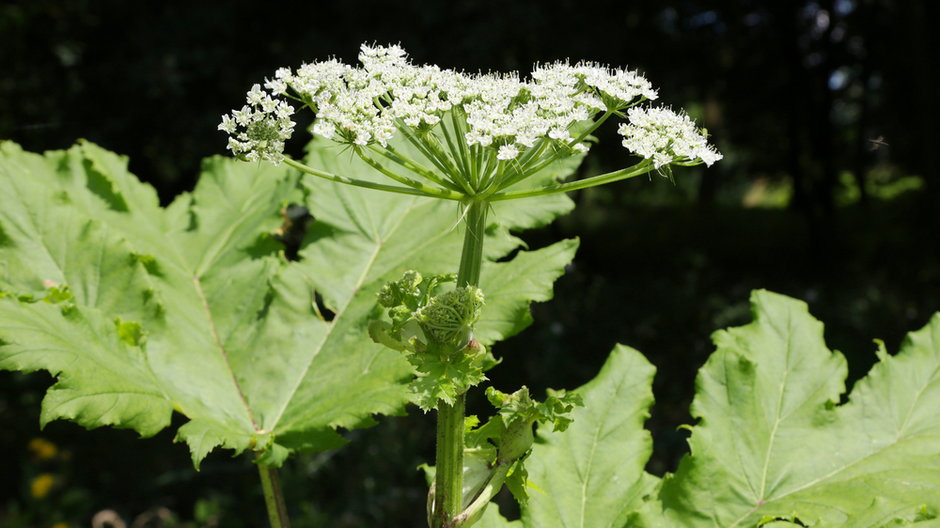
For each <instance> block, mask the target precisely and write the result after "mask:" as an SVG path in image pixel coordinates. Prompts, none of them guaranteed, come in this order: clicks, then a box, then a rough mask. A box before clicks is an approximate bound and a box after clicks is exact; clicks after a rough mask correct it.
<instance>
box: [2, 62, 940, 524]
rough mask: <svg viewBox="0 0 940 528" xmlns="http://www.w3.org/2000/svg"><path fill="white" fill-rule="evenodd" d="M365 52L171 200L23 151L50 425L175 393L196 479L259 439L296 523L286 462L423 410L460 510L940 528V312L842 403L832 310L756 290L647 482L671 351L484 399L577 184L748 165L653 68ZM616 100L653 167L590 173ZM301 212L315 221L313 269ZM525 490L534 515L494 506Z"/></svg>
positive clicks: (276, 106) (148, 428) (111, 414)
mask: <svg viewBox="0 0 940 528" xmlns="http://www.w3.org/2000/svg"><path fill="white" fill-rule="evenodd" d="M360 61H361V65H360V66H357V67H353V66H348V65H345V64H342V63H340V62H338V61H335V60H329V61H325V62H317V63H313V64H307V65H304V66H302V67H300V68H299V69H297V70H296V71H293V70H289V69H280V70H278V71H277V72H276V73H275V75H274V77H273V78H272V79H269V80H266V82H265V84H264V89H262V88H261V86H255V87H253V88H252V90H251V91H250V92H249V93H248V99H247V104H246V105H245V106H244V107H243V108H242V109H240V110H237V111H234V112H233V113H232V114H231V115H229V116H225V117H224V118H223V121H222V124H221V125H220V128H221V129H222V130H225V131H226V132H228V133H229V134H230V135H231V139H230V140H229V148H230V149H231V150H232V151H233V153H234V154H235V155H236V157H239V158H242V159H245V160H248V161H251V162H252V163H242V162H237V161H234V160H226V159H222V158H212V159H209V160H207V161H206V162H205V164H204V166H203V172H202V176H201V178H200V181H199V183H198V184H197V186H196V188H195V190H194V191H192V192H191V193H187V194H183V195H181V196H180V197H178V198H177V199H176V200H175V201H174V202H173V203H172V204H170V205H169V206H168V207H166V208H162V207H160V206H159V204H158V201H157V198H156V195H155V193H154V191H153V189H151V188H150V187H149V186H147V185H144V184H142V183H140V182H139V181H137V180H136V178H134V177H133V176H132V175H131V174H129V173H128V172H127V170H126V160H124V159H122V158H120V157H118V156H115V155H113V154H111V153H109V152H107V151H104V150H103V149H101V148H99V147H96V146H95V145H92V144H90V143H80V144H79V145H77V146H75V147H73V148H72V149H70V150H68V151H64V152H50V153H46V154H45V155H36V154H29V153H25V152H23V151H22V150H21V149H19V148H18V147H17V146H15V145H13V144H10V143H5V144H3V145H2V147H0V171H2V177H0V186H2V190H3V192H2V194H0V196H2V198H0V199H2V207H0V254H2V260H0V291H2V293H0V368H5V369H17V370H24V371H30V370H37V369H45V370H48V371H50V372H52V373H53V374H54V375H56V376H57V382H56V383H55V385H53V386H52V387H51V388H50V389H49V391H48V392H47V394H46V397H45V399H44V400H43V406H42V414H41V420H42V423H46V422H48V421H50V420H54V419H60V418H61V419H69V420H73V421H76V422H77V423H79V424H81V425H83V426H85V427H98V426H102V425H111V426H115V427H122V428H130V429H133V430H135V431H137V432H138V433H140V434H141V435H142V436H149V435H152V434H155V433H156V432H158V431H160V430H161V429H163V428H165V427H166V426H168V425H169V422H170V416H171V414H172V413H173V412H174V411H176V412H178V413H180V414H182V415H184V416H185V417H186V418H187V420H188V421H187V422H186V423H185V424H184V425H183V426H182V427H180V429H179V430H178V431H177V439H178V440H180V441H183V442H186V443H187V444H188V446H189V449H190V452H191V454H192V459H193V463H194V464H195V465H196V467H197V468H198V465H199V463H200V461H201V460H202V459H203V458H204V457H205V456H206V455H207V454H208V453H209V452H210V451H212V450H213V449H216V448H219V447H221V448H225V449H230V450H233V451H234V452H236V453H242V452H246V453H250V454H251V456H253V457H254V459H255V461H256V463H257V465H258V469H259V474H260V477H261V483H262V488H263V490H264V495H265V500H266V505H267V507H268V512H269V517H270V520H271V524H272V525H273V526H275V527H285V526H288V525H289V521H288V518H287V507H286V505H285V504H284V502H283V499H282V498H281V493H280V489H279V485H278V482H277V474H276V468H277V467H279V466H280V465H281V464H283V462H284V461H285V460H286V459H287V458H288V457H289V456H290V455H291V454H292V453H295V452H298V451H310V450H325V449H333V448H337V447H339V446H340V445H341V444H342V443H343V442H344V440H343V437H342V435H341V434H339V433H338V432H337V430H338V429H339V430H341V429H348V428H354V427H362V426H368V425H371V424H373V423H374V421H373V419H372V416H373V415H375V414H396V413H399V412H402V410H403V409H404V407H405V405H406V404H408V403H413V404H416V405H417V406H418V407H420V408H422V409H424V410H425V411H429V410H432V409H434V410H435V415H436V418H437V424H438V427H437V453H436V456H437V457H436V461H435V467H434V468H432V469H431V470H430V471H429V473H430V474H431V475H433V476H432V477H431V478H432V484H431V490H430V493H429V497H428V504H427V512H428V524H429V526H430V527H432V528H443V527H458V526H463V527H469V526H471V525H476V526H483V527H487V528H494V527H517V528H522V527H554V526H572V527H575V526H576V527H581V528H586V527H598V528H601V527H605V528H606V527H625V526H664V527H666V526H669V527H671V526H688V527H698V526H711V527H757V526H766V527H771V526H774V527H782V526H844V527H847V528H848V527H853V528H854V527H881V526H904V525H909V524H917V525H918V526H925V527H927V526H936V525H937V523H938V521H937V520H936V518H935V517H936V515H937V512H938V510H940V383H938V380H940V316H935V317H934V318H933V319H932V320H931V322H930V323H929V324H928V325H927V327H925V328H924V329H922V330H920V331H917V332H914V333H912V334H910V335H909V336H908V339H907V340H906V341H905V343H904V345H903V346H902V350H901V352H900V353H899V354H898V355H896V356H889V355H888V354H887V352H886V351H885V350H884V347H883V346H881V345H879V347H878V351H877V353H878V355H879V358H880V361H879V362H878V363H877V364H876V366H875V367H874V368H873V369H872V371H871V372H870V374H869V375H868V376H867V377H866V378H864V379H863V380H862V381H860V382H858V383H857V384H856V386H855V388H854V389H853V391H852V392H851V394H850V395H849V396H848V399H847V402H846V403H843V404H841V405H839V401H840V398H842V396H843V393H844V390H845V387H844V379H845V375H846V365H845V361H844V359H843V358H842V356H841V355H840V354H839V353H837V352H832V351H829V350H828V349H827V348H826V346H825V344H824V342H823V340H822V325H821V324H820V323H819V322H817V321H815V320H814V319H813V318H812V317H811V316H810V315H809V314H808V312H807V309H806V306H805V305H803V304H802V303H800V302H798V301H795V300H792V299H789V298H786V297H783V296H780V295H776V294H772V293H769V292H755V293H754V294H753V296H752V304H753V308H754V313H755V321H754V322H753V323H751V324H750V325H747V326H744V327H740V328H734V329H729V330H726V331H722V332H718V333H716V334H715V336H714V341H715V344H716V348H717V350H716V352H715V354H714V355H713V356H712V357H711V358H710V359H709V361H708V362H707V363H706V365H705V366H704V367H703V368H702V370H701V371H700V373H699V377H698V381H697V395H696V398H695V401H694V402H693V408H692V411H693V415H694V416H695V417H696V418H699V420H700V421H699V423H698V424H697V425H694V426H691V427H690V429H691V431H692V435H691V438H690V445H691V448H692V449H691V453H690V454H689V455H688V456H687V457H686V458H685V459H684V460H683V462H682V463H681V464H680V467H679V469H678V471H677V472H676V474H674V475H667V476H666V477H664V478H662V479H660V478H658V477H655V476H652V475H649V474H647V473H646V472H645V471H644V465H645V463H646V461H647V459H648V457H649V455H650V451H651V441H650V438H649V434H648V433H647V432H645V431H644V430H643V429H642V426H643V421H644V420H645V418H646V417H647V415H648V409H649V406H650V405H651V403H652V396H651V392H650V383H651V379H652V376H653V373H654V369H653V367H652V366H651V365H650V364H649V363H648V362H647V361H646V360H645V359H644V358H643V357H642V356H641V355H640V354H639V353H638V352H636V351H634V350H632V349H629V348H627V347H623V346H618V347H616V348H615V349H614V351H613V352H612V353H611V355H610V358H609V359H608V361H607V363H606V364H605V365H604V367H603V368H602V370H601V372H600V373H599V374H598V376H597V378H595V379H594V380H593V381H591V382H589V383H588V384H587V385H585V386H583V387H581V388H579V389H577V390H576V391H573V392H564V391H551V392H549V394H548V395H547V397H546V399H545V401H542V402H539V401H537V400H535V399H533V398H532V396H531V395H530V394H529V392H528V390H527V389H525V387H522V388H520V389H519V390H518V391H516V392H514V393H503V392H500V391H498V390H495V389H494V388H492V387H490V388H488V389H487V390H486V394H487V396H488V398H489V400H490V401H491V402H492V403H493V405H494V406H495V408H496V412H495V414H494V415H493V416H492V417H491V418H489V419H487V420H486V421H483V420H480V419H478V418H476V417H466V416H464V397H465V394H466V392H467V391H468V390H470V389H471V388H473V387H476V386H478V385H481V384H483V383H484V382H485V380H486V377H485V371H486V370H487V369H489V368H491V367H493V366H494V365H495V363H496V361H495V359H494V356H493V354H492V353H491V349H492V347H493V345H494V344H495V343H497V342H498V341H500V340H502V339H505V338H506V337H508V336H511V335H513V334H515V333H517V332H519V331H521V330H522V329H523V328H524V327H525V326H526V325H527V324H528V323H529V322H530V319H531V318H530V316H529V312H528V308H527V307H528V304H529V303H530V302H532V301H545V300H548V299H549V298H550V297H551V289H552V283H553V281H554V280H555V279H556V278H557V277H559V276H560V275H561V274H562V273H563V270H564V267H565V265H566V264H568V263H569V262H570V261H571V260H572V258H573V256H574V251H575V249H576V247H577V241H576V240H565V241H561V242H558V243H556V244H553V245H551V246H548V247H546V248H542V249H538V250H532V251H527V250H520V247H521V246H522V242H521V241H520V240H519V239H518V238H516V237H515V236H513V234H512V232H513V231H519V230H524V229H527V228H532V227H537V226H541V225H545V224H547V223H549V222H551V221H552V220H553V219H554V218H556V217H558V216H559V215H562V214H564V213H566V212H568V211H570V209H571V208H572V206H573V204H572V202H571V201H570V200H568V199H567V198H566V197H565V195H564V193H565V192H566V191H571V190H575V189H582V188H586V187H590V186H593V185H600V184H605V183H610V182H614V181H618V180H622V179H627V178H632V177H636V176H639V175H643V174H650V173H656V174H660V175H663V176H666V177H671V167H672V166H675V165H680V166H681V165H695V164H699V163H705V164H711V163H713V162H715V161H717V160H719V159H720V155H719V154H718V153H717V152H716V151H715V150H714V149H713V148H712V147H710V146H709V145H708V144H707V139H706V136H705V134H704V133H703V132H702V131H699V130H698V129H697V128H696V127H695V126H694V125H693V124H692V122H691V120H689V118H688V117H686V116H684V115H682V114H678V113H675V112H673V111H671V110H669V109H666V108H662V107H650V106H646V105H645V102H646V101H647V100H651V99H654V98H655V97H656V92H655V91H654V90H653V89H652V88H651V86H650V84H649V83H648V82H647V81H646V80H645V79H644V78H642V77H641V76H639V75H638V74H637V73H635V72H631V71H625V70H616V69H609V68H606V67H602V66H599V65H596V64H589V63H581V64H576V65H571V64H567V63H558V64H550V65H542V66H538V67H536V68H535V69H534V71H533V72H532V73H531V75H530V77H529V78H527V79H521V78H519V77H518V76H516V75H471V74H466V73H460V72H454V71H450V70H443V69H440V68H438V67H436V66H415V65H412V64H411V63H410V62H409V61H408V59H407V57H406V56H405V54H404V52H403V51H402V50H401V49H400V48H398V47H396V46H390V47H371V46H363V48H362V53H361V55H360ZM295 106H296V107H298V108H300V107H304V108H307V109H309V110H311V111H312V112H313V113H314V115H315V119H314V122H313V126H312V129H311V130H312V132H313V134H314V136H315V139H314V141H313V142H312V143H311V144H310V147H309V149H308V152H307V155H306V157H305V159H304V160H302V161H298V160H294V159H292V158H290V157H288V156H286V155H285V154H284V153H283V143H284V141H285V140H286V139H287V138H288V137H289V136H290V135H291V133H292V131H293V128H294V124H293V122H292V120H291V115H292V114H293V112H294V111H295ZM611 118H614V119H616V120H621V124H620V125H619V128H618V131H619V132H620V134H621V135H622V136H623V144H624V146H625V147H626V148H627V149H628V150H629V151H630V152H632V153H633V154H635V155H637V156H638V157H639V159H640V161H639V162H637V163H635V164H634V165H632V166H630V167H627V168H625V169H622V170H618V171H614V172H611V173H607V174H600V175H594V176H588V177H585V178H581V179H577V180H571V181H569V180H568V177H569V176H570V175H571V174H572V173H573V171H574V169H575V168H576V167H577V165H578V163H579V162H580V160H581V158H582V157H583V156H584V154H585V152H586V151H587V150H588V147H589V145H590V141H592V136H591V134H592V132H593V131H594V130H596V129H597V128H598V127H599V126H601V125H603V124H604V123H605V122H606V121H608V120H610V119H611ZM382 191H385V192H382ZM288 204H303V205H305V206H306V207H307V208H308V209H309V210H310V211H311V213H312V214H313V216H314V218H315V221H314V222H313V223H312V225H311V226H310V229H309V230H308V232H307V235H306V238H305V240H304V242H303V244H302V245H301V249H300V251H299V259H298V260H296V261H288V260H287V259H286V258H285V257H284V254H283V251H282V249H283V246H282V244H281V236H280V235H281V234H282V232H283V230H284V229H285V227H286V226H285V219H284V216H283V211H284V208H285V207H286V206H287V205H288ZM510 256H511V257H512V258H509V257H510ZM318 296H319V297H320V298H321V299H322V303H321V302H318V299H317V297H318ZM326 309H328V310H329V312H331V313H326ZM533 424H538V425H537V426H536V427H537V432H536V433H535V435H533V427H534V426H533ZM536 437H537V438H538V441H534V440H535V438H536ZM503 485H506V486H507V487H509V488H510V490H511V491H512V492H513V494H514V495H515V496H516V497H517V499H519V501H520V503H521V505H522V518H521V519H520V520H518V521H512V522H509V521H506V520H505V519H504V518H502V517H501V516H500V515H499V512H498V511H497V509H496V508H495V507H489V508H487V505H488V504H489V502H490V500H491V499H492V498H493V496H494V495H495V494H496V493H497V492H498V491H499V490H500V489H501V488H502V487H503ZM416 507H417V506H416Z"/></svg>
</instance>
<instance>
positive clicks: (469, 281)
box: [457, 201, 489, 286]
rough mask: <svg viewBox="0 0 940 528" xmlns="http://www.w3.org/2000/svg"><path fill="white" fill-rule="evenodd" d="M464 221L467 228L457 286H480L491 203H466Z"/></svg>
mask: <svg viewBox="0 0 940 528" xmlns="http://www.w3.org/2000/svg"><path fill="white" fill-rule="evenodd" d="M465 207H466V208H467V209H466V211H464V214H465V217H464V223H465V224H466V226H467V230H466V232H465V233H464V237H463V251H462V252H461V254H460V268H458V270H457V286H468V285H471V286H479V285H480V269H481V268H482V266H483V236H484V234H485V233H486V212H487V209H488V208H489V203H488V202H486V201H472V202H469V203H467V204H466V205H465Z"/></svg>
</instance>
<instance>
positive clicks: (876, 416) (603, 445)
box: [484, 291, 940, 528]
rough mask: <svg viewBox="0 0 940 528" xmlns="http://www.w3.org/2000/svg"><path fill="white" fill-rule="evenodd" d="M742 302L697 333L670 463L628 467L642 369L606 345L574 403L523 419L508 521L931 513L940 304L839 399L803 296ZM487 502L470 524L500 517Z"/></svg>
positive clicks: (645, 387)
mask: <svg viewBox="0 0 940 528" xmlns="http://www.w3.org/2000/svg"><path fill="white" fill-rule="evenodd" d="M751 301H752V306H753V310H754V314H755V321H754V322H753V323H751V324H749V325H746V326H742V327H738V328H731V329H728V330H723V331H720V332H716V333H715V335H714V336H713V339H714V341H715V344H716V347H717V350H716V352H715V353H714V354H713V355H712V356H711V358H710V359H709V360H708V362H707V363H706V364H705V366H703V367H702V369H701V371H700V372H699V376H698V380H697V383H696V397H695V400H694V402H693V406H692V412H693V415H694V416H695V417H697V418H699V420H700V421H699V424H698V425H696V426H694V427H692V428H691V429H692V437H691V439H690V442H689V443H690V446H691V454H689V455H687V456H686V458H684V459H683V461H682V463H681V464H680V467H679V470H678V471H677V473H676V474H675V475H667V476H666V478H665V479H664V480H662V481H660V480H659V479H657V478H655V477H651V476H649V475H647V474H645V473H644V472H643V470H642V468H643V466H644V464H645V463H646V461H647V458H648V456H649V453H650V450H649V439H648V435H647V434H646V433H645V432H643V431H641V430H640V427H641V424H642V421H643V419H644V418H645V416H646V408H647V406H648V405H649V404H650V403H651V401H652V398H651V396H650V395H649V383H650V379H651V376H652V368H651V367H649V365H648V364H646V363H645V361H643V360H642V358H641V357H640V356H639V355H638V353H635V352H632V351H628V349H623V348H619V349H618V350H615V352H614V354H612V356H611V359H609V360H608V362H607V364H605V366H604V368H603V370H602V371H601V373H600V374H599V375H598V377H597V378H596V379H595V380H594V381H592V382H591V383H589V384H588V385H586V386H585V387H584V388H582V389H580V392H581V393H582V394H583V395H584V399H585V407H584V408H579V409H576V410H575V411H574V412H573V413H572V416H573V418H574V422H573V423H572V424H571V426H570V428H569V429H568V431H566V432H563V433H548V434H546V433H545V432H544V431H542V430H540V431H539V436H540V437H541V438H543V439H544V441H543V442H541V443H539V442H537V443H536V444H535V446H534V447H533V452H532V455H531V457H530V459H529V460H528V461H527V467H528V469H529V482H530V496H531V498H530V500H529V503H528V504H527V505H525V506H523V510H522V524H523V526H525V527H549V526H563V527H579V528H594V527H597V528H600V527H618V528H619V527H627V526H630V527H632V526H642V527H663V528H665V527H670V528H672V527H716V528H718V527H720V528H732V527H748V528H756V527H771V526H774V527H777V526H779V527H783V526H812V527H841V528H849V527H853V528H858V527H881V528H886V527H889V526H891V527H895V526H923V527H924V528H928V527H931V526H937V523H938V521H940V519H938V513H940V314H937V315H935V316H934V317H933V318H932V319H931V320H930V322H929V323H928V325H927V326H926V327H924V328H923V329H921V330H918V331H916V332H912V333H910V334H909V335H908V337H907V338H906V339H905V341H904V343H903V345H902V347H901V351H900V352H899V353H898V354H897V355H896V356H889V355H888V354H887V353H886V352H885V351H884V348H883V346H881V347H880V348H879V351H878V355H879V359H880V361H879V362H878V363H877V364H876V365H875V366H874V367H873V368H872V370H871V371H870V373H869V374H868V376H866V377H865V378H863V379H862V380H860V381H859V382H858V383H857V384H856V386H855V388H854V390H853V391H852V393H851V394H850V395H849V396H848V400H847V402H846V403H844V404H842V405H839V404H838V403H839V401H840V398H841V396H842V393H843V392H844V381H845V375H846V365H845V360H844V358H843V357H842V355H841V354H839V353H837V352H832V351H830V350H829V349H827V348H826V346H825V343H824V341H823V326H822V324H821V323H819V322H818V321H816V320H815V319H814V318H813V317H812V316H810V315H809V313H808V310H807V307H806V305H805V304H804V303H802V302H799V301H796V300H794V299H790V298H788V297H784V296H782V295H778V294H774V293H770V292H766V291H756V292H754V293H753V294H752V298H751ZM631 362H632V363H633V365H632V366H629V365H628V364H629V363H631ZM621 376H622V377H621ZM615 380H621V382H620V384H619V385H618V384H617V383H615ZM628 380H630V381H628ZM612 387H624V388H626V387H630V389H629V390H622V391H614V390H612ZM592 446H596V448H595V449H591V447H592ZM532 490H535V491H532ZM488 516H489V517H488V520H487V522H488V523H489V524H484V526H492V527H500V526H505V525H506V524H505V520H503V519H502V518H501V517H499V516H498V513H495V512H488Z"/></svg>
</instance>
